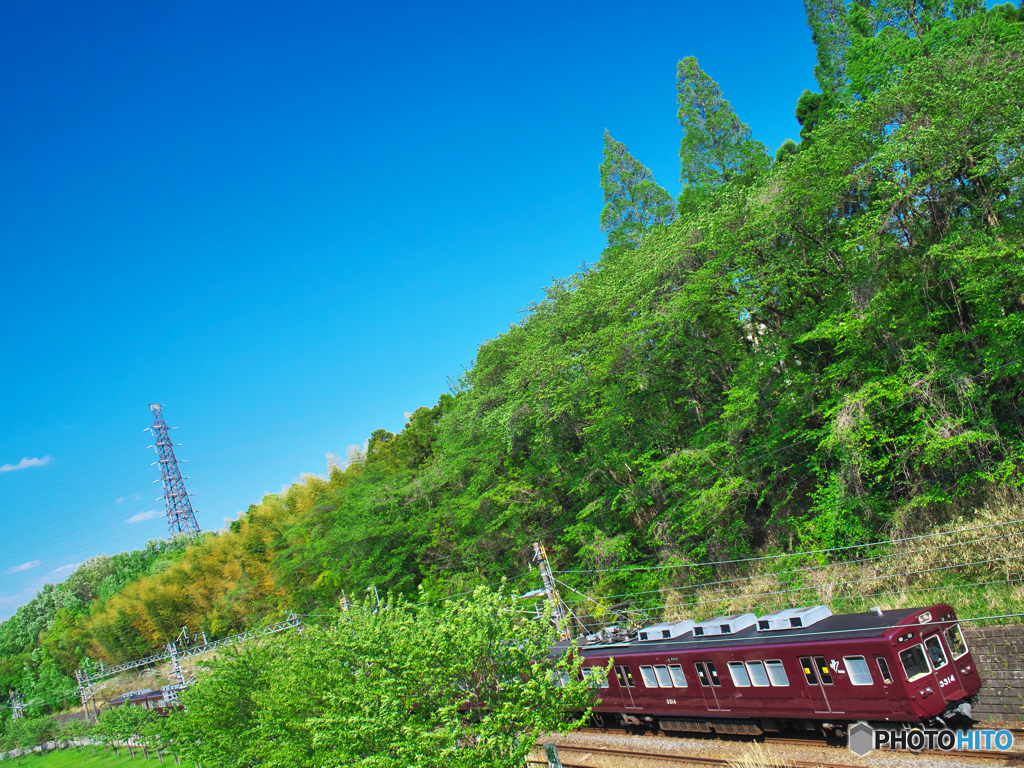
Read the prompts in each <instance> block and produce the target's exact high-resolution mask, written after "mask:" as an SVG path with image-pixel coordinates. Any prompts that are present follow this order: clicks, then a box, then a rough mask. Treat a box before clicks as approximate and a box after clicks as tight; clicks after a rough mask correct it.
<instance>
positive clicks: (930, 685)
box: [579, 604, 981, 735]
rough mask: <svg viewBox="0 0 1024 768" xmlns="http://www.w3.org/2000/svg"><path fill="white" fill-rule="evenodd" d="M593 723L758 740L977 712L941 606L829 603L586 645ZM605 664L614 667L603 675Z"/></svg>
mask: <svg viewBox="0 0 1024 768" xmlns="http://www.w3.org/2000/svg"><path fill="white" fill-rule="evenodd" d="M579 652H580V653H581V654H582V656H583V657H584V660H583V674H584V675H585V676H586V677H587V678H588V679H591V680H592V681H593V684H594V685H595V687H599V689H600V693H599V696H600V699H601V702H600V704H598V705H597V706H596V707H595V708H594V711H595V720H597V721H598V723H604V722H607V721H608V719H609V716H611V719H612V720H613V721H615V722H618V723H623V724H627V725H635V726H636V725H647V726H651V727H658V728H661V729H663V730H669V731H691V732H709V731H712V730H713V731H715V732H717V733H733V734H750V735H758V734H761V733H762V732H764V731H781V730H788V729H790V728H798V729H808V730H810V729H815V730H816V729H824V730H831V731H833V732H836V733H838V734H839V735H842V734H843V731H844V729H845V726H846V724H848V723H850V722H853V721H857V720H867V721H875V722H878V721H889V722H894V723H919V724H924V725H929V726H931V725H943V724H946V723H947V721H948V720H949V719H950V718H954V717H957V716H961V717H967V718H969V717H970V711H971V705H972V704H974V703H976V702H977V692H978V690H979V689H980V688H981V679H980V677H979V675H978V670H977V668H976V666H975V663H974V661H973V659H972V658H971V652H970V649H969V648H968V647H967V644H966V642H965V640H964V637H963V633H962V632H961V631H960V627H959V625H958V624H957V618H956V614H955V612H954V611H953V609H952V608H951V607H950V606H948V605H944V604H938V605H932V606H928V607H925V608H910V609H901V610H886V611H882V610H880V609H877V608H876V609H873V610H872V611H871V612H868V613H855V614H847V615H842V616H832V615H831V612H830V611H829V609H828V608H826V607H825V606H810V607H806V608H792V609H786V610H783V611H779V612H777V613H774V614H769V615H767V616H761V617H757V616H755V615H754V614H749V613H748V614H742V615H737V616H721V617H718V618H715V619H711V620H709V621H703V622H693V621H682V622H676V623H673V624H659V625H657V626H655V627H649V628H646V629H643V630H641V631H640V632H639V633H637V635H636V636H635V637H633V638H629V639H624V637H623V636H622V635H618V636H617V635H616V633H615V632H611V633H609V632H605V633H601V634H599V635H591V636H589V637H587V638H586V639H581V640H580V641H579ZM609 659H613V668H612V669H613V672H612V674H611V675H610V676H606V675H605V669H607V666H608V661H609Z"/></svg>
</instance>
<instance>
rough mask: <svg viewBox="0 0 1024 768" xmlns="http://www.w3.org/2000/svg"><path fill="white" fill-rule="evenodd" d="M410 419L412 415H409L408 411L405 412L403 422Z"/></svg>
mask: <svg viewBox="0 0 1024 768" xmlns="http://www.w3.org/2000/svg"><path fill="white" fill-rule="evenodd" d="M411 418H412V414H411V413H409V412H408V411H406V412H405V420H406V421H408V420H409V419H411Z"/></svg>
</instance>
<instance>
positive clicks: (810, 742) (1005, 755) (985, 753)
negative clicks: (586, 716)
mask: <svg viewBox="0 0 1024 768" xmlns="http://www.w3.org/2000/svg"><path fill="white" fill-rule="evenodd" d="M1006 730H1009V731H1010V733H1011V734H1013V738H1014V743H1016V744H1022V743H1024V729H1021V728H1008V729H1006ZM576 733H585V734H607V735H634V736H643V737H645V738H654V739H664V738H674V737H676V738H677V737H683V738H704V739H716V740H717V739H719V738H720V737H719V736H717V735H716V734H706V735H705V734H693V733H686V734H676V733H666V732H664V731H660V732H654V731H647V732H641V733H637V731H636V730H631V729H627V728H579V729H577V730H576ZM737 739H740V740H742V737H737ZM730 740H736V739H730ZM762 741H763V743H765V744H777V745H789V746H799V747H817V748H820V747H829V748H832V749H845V748H846V744H845V740H843V742H844V743H839V740H823V739H820V738H818V739H806V738H788V737H782V736H779V737H775V736H766V737H764V738H763V739H762ZM557 746H558V748H559V750H564V751H567V752H583V753H591V754H596V755H606V756H613V755H614V756H619V757H634V758H637V759H645V760H657V761H663V762H667V763H675V764H677V765H708V766H723V765H728V763H729V761H728V760H721V759H717V758H708V757H697V756H686V755H667V754H664V753H657V752H637V751H631V750H616V749H604V748H600V747H593V748H588V747H581V746H577V745H572V744H558V745H557ZM881 751H888V748H884V749H883V750H881ZM924 753H927V754H929V755H930V756H936V757H942V756H948V757H972V758H976V759H982V760H1001V761H1004V762H1005V763H1006V764H1024V752H1002V751H999V750H994V749H993V750H957V749H954V750H948V751H947V750H941V749H933V750H927V749H926V750H921V751H920V752H915V753H913V754H924ZM534 762H536V761H534ZM538 764H540V765H546V762H544V761H540V762H539V763H538ZM787 765H789V766H793V768H812V767H813V766H820V768H852V767H851V766H849V765H844V764H842V763H822V762H818V761H814V762H807V761H801V760H795V761H788V762H787ZM563 766H564V768H591V767H590V766H584V765H581V764H570V763H566V762H563Z"/></svg>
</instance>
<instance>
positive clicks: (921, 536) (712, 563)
mask: <svg viewBox="0 0 1024 768" xmlns="http://www.w3.org/2000/svg"><path fill="white" fill-rule="evenodd" d="M1015 523H1024V518H1019V519H1017V520H1008V521H1006V522H1003V523H990V524H988V525H977V526H972V527H969V528H951V529H949V530H946V531H935V532H933V533H922V534H918V535H916V536H903V537H901V538H898V539H888V540H886V541H876V542H865V543H861V544H847V545H845V546H842V547H829V548H827V549H810V550H803V551H800V552H783V553H780V554H775V555H761V556H759V557H741V558H733V559H730V560H713V561H708V562H703V563H697V562H692V563H675V564H671V565H637V566H624V567H618V568H578V569H574V570H570V571H558V570H553V571H552V573H560V574H562V575H568V574H573V573H625V572H629V571H660V570H668V569H675V568H706V567H709V566H720V565H738V564H739V563H756V562H763V561H764V560H779V559H781V558H784V557H806V556H807V555H820V554H825V553H828V552H843V551H846V550H850V549H863V548H865V547H883V546H889V545H892V544H902V543H903V542H907V541H918V540H919V539H928V538H933V537H935V536H945V535H948V534H950V533H967V532H969V531H980V530H983V529H986V528H996V527H999V526H1002V525H1014V524H1015Z"/></svg>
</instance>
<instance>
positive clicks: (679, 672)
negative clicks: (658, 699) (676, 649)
mask: <svg viewBox="0 0 1024 768" xmlns="http://www.w3.org/2000/svg"><path fill="white" fill-rule="evenodd" d="M668 673H669V674H670V675H672V684H673V685H674V686H675V687H676V688H685V687H686V675H684V674H683V668H682V667H681V666H679V665H678V664H669V665H668Z"/></svg>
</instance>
